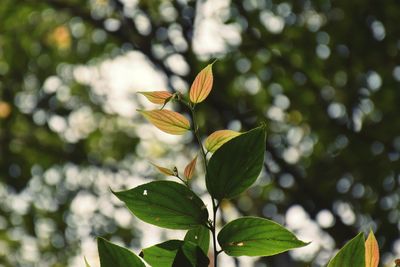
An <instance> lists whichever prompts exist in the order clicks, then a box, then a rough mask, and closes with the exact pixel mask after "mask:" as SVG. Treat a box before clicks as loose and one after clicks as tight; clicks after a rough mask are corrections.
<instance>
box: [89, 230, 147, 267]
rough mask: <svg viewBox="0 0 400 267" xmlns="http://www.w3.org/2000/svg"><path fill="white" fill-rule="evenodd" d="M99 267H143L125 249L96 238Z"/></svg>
mask: <svg viewBox="0 0 400 267" xmlns="http://www.w3.org/2000/svg"><path fill="white" fill-rule="evenodd" d="M97 247H98V250H99V256H100V266H101V267H145V265H144V263H143V262H142V261H141V260H140V258H139V257H138V256H136V255H135V254H133V253H132V252H131V251H129V250H128V249H126V248H123V247H120V246H117V245H115V244H113V243H111V242H108V241H107V240H105V239H104V238H101V237H99V238H97Z"/></svg>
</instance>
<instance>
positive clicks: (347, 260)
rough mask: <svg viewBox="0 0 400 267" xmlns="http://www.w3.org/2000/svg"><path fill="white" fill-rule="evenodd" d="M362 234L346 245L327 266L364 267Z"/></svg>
mask: <svg viewBox="0 0 400 267" xmlns="http://www.w3.org/2000/svg"><path fill="white" fill-rule="evenodd" d="M364 242H365V240H364V234H363V233H359V234H358V235H357V236H356V237H354V238H353V239H352V240H350V241H349V242H347V243H346V245H344V247H343V248H342V249H340V250H339V252H338V253H337V254H336V255H335V257H334V258H333V259H331V261H330V262H329V264H328V267H344V266H352V267H365V245H364Z"/></svg>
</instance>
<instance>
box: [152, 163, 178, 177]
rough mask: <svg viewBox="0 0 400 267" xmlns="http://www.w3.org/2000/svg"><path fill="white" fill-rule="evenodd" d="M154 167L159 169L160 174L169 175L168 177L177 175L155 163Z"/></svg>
mask: <svg viewBox="0 0 400 267" xmlns="http://www.w3.org/2000/svg"><path fill="white" fill-rule="evenodd" d="M151 164H152V165H153V166H154V167H156V168H157V169H158V171H159V172H161V173H162V174H165V175H168V176H175V173H174V171H173V170H171V169H168V168H165V167H161V166H158V165H156V164H154V163H151Z"/></svg>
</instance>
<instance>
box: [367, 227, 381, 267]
mask: <svg viewBox="0 0 400 267" xmlns="http://www.w3.org/2000/svg"><path fill="white" fill-rule="evenodd" d="M378 265H379V246H378V241H376V238H375V235H374V233H373V232H372V231H370V232H369V235H368V238H367V240H366V241H365V267H378Z"/></svg>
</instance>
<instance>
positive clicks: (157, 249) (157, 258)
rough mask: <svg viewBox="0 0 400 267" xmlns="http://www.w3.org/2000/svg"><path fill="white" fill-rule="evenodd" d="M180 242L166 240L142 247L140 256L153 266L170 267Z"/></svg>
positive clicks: (180, 244)
mask: <svg viewBox="0 0 400 267" xmlns="http://www.w3.org/2000/svg"><path fill="white" fill-rule="evenodd" d="M182 243H183V241H181V240H168V241H166V242H163V243H160V244H157V245H154V246H151V247H148V248H145V249H143V250H142V252H141V253H140V256H141V257H142V258H143V259H144V260H145V261H146V262H147V263H149V264H150V265H151V266H153V267H171V266H172V263H173V262H174V259H175V256H176V253H177V252H178V250H179V248H180V247H181V246H182Z"/></svg>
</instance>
